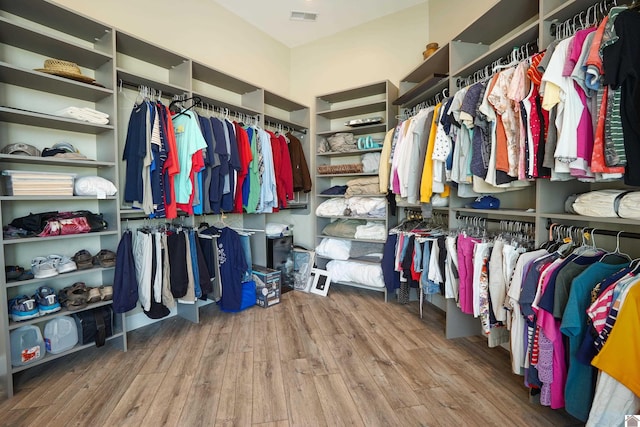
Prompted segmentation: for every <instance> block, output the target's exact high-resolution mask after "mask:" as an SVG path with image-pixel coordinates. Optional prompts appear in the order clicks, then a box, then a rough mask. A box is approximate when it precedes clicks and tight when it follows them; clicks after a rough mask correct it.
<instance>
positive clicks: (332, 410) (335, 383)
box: [313, 374, 364, 426]
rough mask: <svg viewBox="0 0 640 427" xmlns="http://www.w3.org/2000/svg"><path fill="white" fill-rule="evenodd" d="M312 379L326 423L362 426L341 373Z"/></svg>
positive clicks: (362, 423) (360, 418)
mask: <svg viewBox="0 0 640 427" xmlns="http://www.w3.org/2000/svg"><path fill="white" fill-rule="evenodd" d="M313 381H314V383H315V385H316V390H317V392H318V399H319V401H320V405H321V406H322V411H323V413H324V418H325V420H326V421H327V425H329V426H364V421H363V420H362V417H361V416H360V413H359V412H358V408H357V407H356V403H355V402H354V400H353V398H352V397H351V394H350V393H349V389H348V388H347V385H346V384H345V382H344V380H343V379H342V376H341V375H339V374H330V375H318V376H315V377H314V378H313Z"/></svg>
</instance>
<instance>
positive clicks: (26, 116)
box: [0, 106, 114, 135]
mask: <svg viewBox="0 0 640 427" xmlns="http://www.w3.org/2000/svg"><path fill="white" fill-rule="evenodd" d="M0 121H3V122H9V123H17V124H21V125H28V126H36V127H41V128H50V129H58V130H65V131H69V132H80V133H88V134H93V135H99V134H101V133H104V132H108V131H111V130H113V129H114V127H113V125H97V124H92V123H87V122H81V121H79V120H74V119H68V118H65V117H58V116H54V115H51V114H44V113H36V112H32V111H24V110H18V109H15V108H10V107H4V106H0Z"/></svg>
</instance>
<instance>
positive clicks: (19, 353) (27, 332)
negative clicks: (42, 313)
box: [10, 325, 46, 366]
mask: <svg viewBox="0 0 640 427" xmlns="http://www.w3.org/2000/svg"><path fill="white" fill-rule="evenodd" d="M10 341H11V364H12V365H13V366H24V365H28V364H30V363H33V362H35V361H37V360H40V359H42V358H43V357H44V355H45V354H46V349H45V345H44V339H42V332H41V331H40V328H38V327H37V326H34V325H25V326H21V327H19V328H18V329H16V330H14V331H12V332H11V335H10Z"/></svg>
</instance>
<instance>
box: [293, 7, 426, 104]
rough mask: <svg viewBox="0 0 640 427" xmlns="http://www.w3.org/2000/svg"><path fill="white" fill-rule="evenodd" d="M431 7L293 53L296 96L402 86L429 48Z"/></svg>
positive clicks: (309, 100)
mask: <svg viewBox="0 0 640 427" xmlns="http://www.w3.org/2000/svg"><path fill="white" fill-rule="evenodd" d="M428 5H429V3H428V2H425V3H422V4H420V5H417V6H414V7H411V8H408V9H405V10H403V11H400V12H398V13H395V14H392V15H388V16H385V17H382V18H380V19H377V20H375V21H371V22H369V23H367V24H364V25H360V26H358V27H355V28H351V29H349V30H346V31H343V32H341V33H338V34H335V35H332V36H329V37H326V38H323V39H320V40H317V41H315V42H312V43H308V44H306V45H303V46H298V47H295V48H293V49H292V50H291V94H292V96H295V97H296V98H298V99H299V101H300V102H302V103H305V104H308V105H313V102H314V97H315V96H317V95H322V94H325V93H330V92H336V91H339V90H342V89H347V88H350V87H355V86H361V85H365V84H367V83H372V82H376V81H381V80H385V79H389V80H391V82H392V83H394V84H396V85H397V84H398V81H399V80H400V78H401V77H402V76H404V75H406V74H407V73H408V72H409V71H411V70H412V69H413V68H415V67H416V66H418V65H419V64H420V62H421V61H422V51H424V50H425V46H426V44H427V43H428V35H429V7H428Z"/></svg>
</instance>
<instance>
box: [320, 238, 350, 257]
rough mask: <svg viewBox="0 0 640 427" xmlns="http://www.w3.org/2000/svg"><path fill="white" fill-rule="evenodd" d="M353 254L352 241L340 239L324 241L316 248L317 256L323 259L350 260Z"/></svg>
mask: <svg viewBox="0 0 640 427" xmlns="http://www.w3.org/2000/svg"><path fill="white" fill-rule="evenodd" d="M349 252H351V241H350V240H340V239H326V238H325V239H322V241H321V242H320V244H319V245H318V246H317V247H316V254H317V255H318V256H321V257H325V258H331V259H341V260H346V259H349Z"/></svg>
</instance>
